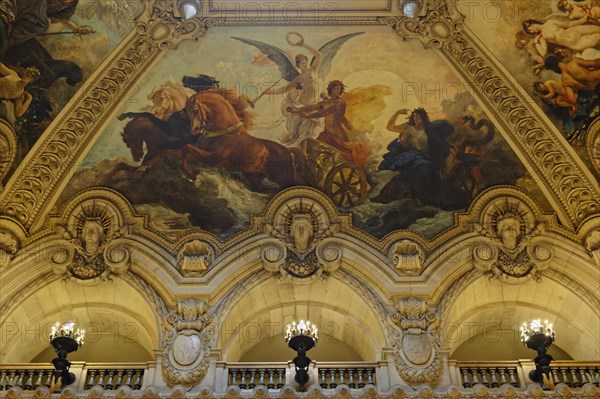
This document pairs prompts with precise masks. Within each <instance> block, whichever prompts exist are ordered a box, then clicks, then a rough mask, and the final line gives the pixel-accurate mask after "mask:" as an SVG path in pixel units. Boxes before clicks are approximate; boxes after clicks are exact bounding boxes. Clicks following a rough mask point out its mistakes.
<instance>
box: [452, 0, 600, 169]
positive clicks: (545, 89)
mask: <svg viewBox="0 0 600 399" xmlns="http://www.w3.org/2000/svg"><path fill="white" fill-rule="evenodd" d="M460 7H461V10H462V12H463V13H464V14H465V16H466V20H467V23H468V25H469V26H470V27H471V28H472V29H473V30H474V31H475V33H476V34H477V35H478V36H479V37H480V38H482V40H483V41H484V42H485V45H486V46H487V47H488V48H489V49H490V50H491V51H492V52H493V53H494V54H495V55H496V56H497V57H498V59H499V60H500V61H501V62H502V63H503V64H504V65H505V66H506V67H507V69H508V70H509V71H510V72H511V74H512V75H513V76H515V78H516V79H517V81H518V82H519V83H520V84H521V85H522V86H523V87H524V88H525V90H527V91H528V92H529V94H530V95H531V96H532V98H533V99H534V101H536V102H537V104H539V106H540V107H541V108H542V109H543V110H544V112H545V113H546V114H547V115H548V116H549V118H550V119H551V120H552V121H553V122H554V123H555V124H556V126H558V128H559V129H560V130H561V131H562V132H563V135H564V137H565V138H566V139H567V140H568V141H569V142H570V143H571V145H573V146H574V148H575V149H576V150H577V151H578V153H579V154H580V155H581V156H582V159H584V160H586V161H587V162H588V164H589V165H590V166H592V168H591V170H595V171H596V173H597V176H600V174H598V172H599V171H600V155H599V154H600V152H598V148H600V145H599V143H600V139H599V137H588V135H589V134H593V132H590V131H589V130H588V128H589V126H590V125H591V124H592V123H593V121H594V120H597V119H598V118H600V100H599V96H600V1H598V0H538V1H535V2H531V1H519V0H499V1H498V0H491V1H481V2H476V3H473V4H470V5H469V6H468V5H467V4H466V2H465V3H462V4H461V6H460ZM598 136H600V135H598Z"/></svg>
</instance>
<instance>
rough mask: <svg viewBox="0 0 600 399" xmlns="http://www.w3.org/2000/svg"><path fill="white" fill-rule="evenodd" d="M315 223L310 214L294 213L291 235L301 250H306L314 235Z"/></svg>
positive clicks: (297, 247)
mask: <svg viewBox="0 0 600 399" xmlns="http://www.w3.org/2000/svg"><path fill="white" fill-rule="evenodd" d="M313 233H314V231H313V225H312V220H311V217H310V216H309V215H304V214H300V215H294V217H293V219H292V223H291V224H290V237H291V239H292V242H293V243H294V245H295V246H296V249H297V250H298V251H300V252H303V251H306V250H307V249H308V246H309V245H310V242H311V240H312V237H313Z"/></svg>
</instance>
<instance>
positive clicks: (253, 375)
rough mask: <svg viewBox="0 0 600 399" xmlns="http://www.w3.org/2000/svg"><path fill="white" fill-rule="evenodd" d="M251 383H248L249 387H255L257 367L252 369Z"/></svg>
mask: <svg viewBox="0 0 600 399" xmlns="http://www.w3.org/2000/svg"><path fill="white" fill-rule="evenodd" d="M249 371H250V385H248V388H250V389H253V388H254V387H255V386H256V384H255V383H254V377H255V376H256V370H255V369H250V370H249Z"/></svg>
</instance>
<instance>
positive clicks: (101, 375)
mask: <svg viewBox="0 0 600 399" xmlns="http://www.w3.org/2000/svg"><path fill="white" fill-rule="evenodd" d="M105 375H106V370H98V384H97V385H100V386H101V387H102V388H106V387H105V386H104V376H105Z"/></svg>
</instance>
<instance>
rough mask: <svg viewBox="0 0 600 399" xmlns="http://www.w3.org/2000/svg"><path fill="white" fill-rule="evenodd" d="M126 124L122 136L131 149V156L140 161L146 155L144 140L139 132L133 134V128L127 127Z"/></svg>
mask: <svg viewBox="0 0 600 399" xmlns="http://www.w3.org/2000/svg"><path fill="white" fill-rule="evenodd" d="M127 127H128V126H125V129H124V130H123V133H121V137H123V141H124V142H125V145H126V146H127V148H129V151H131V157H132V158H133V160H134V161H135V162H140V161H141V160H142V157H143V156H144V142H143V140H142V138H141V137H140V136H139V135H138V134H132V131H131V129H127Z"/></svg>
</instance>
